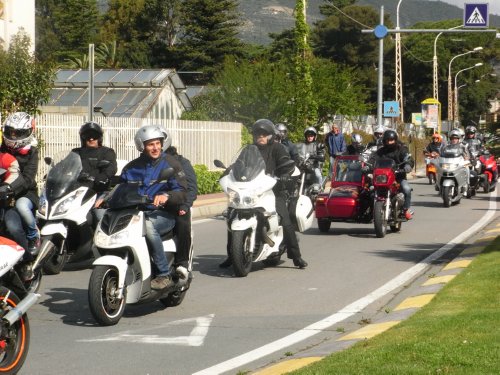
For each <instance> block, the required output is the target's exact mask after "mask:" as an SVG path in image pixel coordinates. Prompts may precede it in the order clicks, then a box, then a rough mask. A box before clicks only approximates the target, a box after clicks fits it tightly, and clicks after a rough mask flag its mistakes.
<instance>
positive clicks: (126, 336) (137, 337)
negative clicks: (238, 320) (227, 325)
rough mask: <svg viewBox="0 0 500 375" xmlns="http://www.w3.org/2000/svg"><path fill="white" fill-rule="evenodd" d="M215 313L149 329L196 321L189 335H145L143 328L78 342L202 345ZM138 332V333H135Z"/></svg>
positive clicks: (153, 328)
mask: <svg viewBox="0 0 500 375" xmlns="http://www.w3.org/2000/svg"><path fill="white" fill-rule="evenodd" d="M214 316H215V315H214V314H210V315H207V316H200V317H198V318H189V319H182V320H176V321H174V322H170V323H167V324H163V325H161V326H159V327H158V326H156V327H152V328H149V330H155V331H157V330H158V329H162V328H167V327H168V326H173V325H183V324H186V323H188V324H189V323H191V322H195V323H196V324H195V326H194V328H193V330H192V331H191V333H190V334H189V336H177V337H162V336H160V335H144V334H139V333H138V332H144V330H143V329H141V330H135V331H124V332H118V333H114V334H112V335H107V336H100V337H96V338H93V339H83V340H77V342H106V341H107V342H111V341H119V342H131V343H138V344H162V345H179V346H201V345H203V342H204V341H205V337H206V336H207V333H208V329H209V328H210V324H211V323H212V320H213V318H214ZM134 332H136V333H134Z"/></svg>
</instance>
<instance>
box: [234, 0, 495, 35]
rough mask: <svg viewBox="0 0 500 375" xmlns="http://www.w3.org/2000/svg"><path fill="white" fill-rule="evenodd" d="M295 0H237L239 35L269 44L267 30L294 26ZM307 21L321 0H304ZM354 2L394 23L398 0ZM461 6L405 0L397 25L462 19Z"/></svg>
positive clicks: (317, 15) (318, 16)
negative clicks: (373, 10) (240, 15)
mask: <svg viewBox="0 0 500 375" xmlns="http://www.w3.org/2000/svg"><path fill="white" fill-rule="evenodd" d="M295 3H296V1H295V0H251V1H240V6H239V7H240V12H241V14H242V18H243V20H244V24H243V31H242V33H241V38H242V39H243V40H244V41H245V42H248V43H255V44H268V43H269V42H270V41H271V39H270V38H269V33H279V32H281V31H283V30H286V29H290V28H292V27H293V26H294V22H295V19H294V17H293V10H294V8H295ZM307 4H308V6H307V23H308V24H309V25H313V24H314V23H315V22H316V21H318V20H321V19H323V18H324V16H323V15H321V14H320V12H319V6H320V5H322V4H325V2H324V1H323V0H308V1H307ZM356 4H357V5H369V6H372V7H374V8H375V9H377V11H378V10H380V6H382V5H383V6H384V13H385V14H388V15H389V16H390V17H391V20H392V22H393V23H394V25H396V7H397V4H398V0H360V1H357V2H356ZM463 16H464V11H463V9H461V8H459V7H457V6H454V5H450V4H447V3H444V2H442V1H431V0H428V1H424V0H405V1H404V2H402V3H401V5H400V6H399V25H400V27H401V28H408V27H411V26H412V25H414V24H415V23H417V22H422V21H444V20H447V19H463ZM489 24H490V26H493V27H498V26H500V16H496V15H491V14H490V22H489Z"/></svg>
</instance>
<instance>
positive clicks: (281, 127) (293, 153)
mask: <svg viewBox="0 0 500 375" xmlns="http://www.w3.org/2000/svg"><path fill="white" fill-rule="evenodd" d="M275 129H276V133H275V134H276V140H277V141H278V142H279V143H281V144H282V145H283V146H285V148H286V149H287V151H288V154H289V155H290V159H292V160H293V161H294V162H295V163H296V164H298V163H299V162H300V160H299V153H298V151H297V147H296V146H295V145H294V144H293V143H292V141H290V139H288V128H287V127H286V125H285V124H283V123H281V122H280V123H277V124H276V126H275Z"/></svg>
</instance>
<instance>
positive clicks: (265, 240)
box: [262, 228, 274, 247]
mask: <svg viewBox="0 0 500 375" xmlns="http://www.w3.org/2000/svg"><path fill="white" fill-rule="evenodd" d="M262 241H264V242H265V243H266V244H268V245H269V246H271V247H274V241H273V240H272V239H270V238H269V236H268V235H267V231H266V228H262Z"/></svg>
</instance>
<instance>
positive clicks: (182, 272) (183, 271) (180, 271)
mask: <svg viewBox="0 0 500 375" xmlns="http://www.w3.org/2000/svg"><path fill="white" fill-rule="evenodd" d="M175 272H176V273H177V276H179V279H181V280H186V279H187V278H188V276H189V272H188V270H187V268H186V267H184V266H179V267H177V268H176V269H175Z"/></svg>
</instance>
